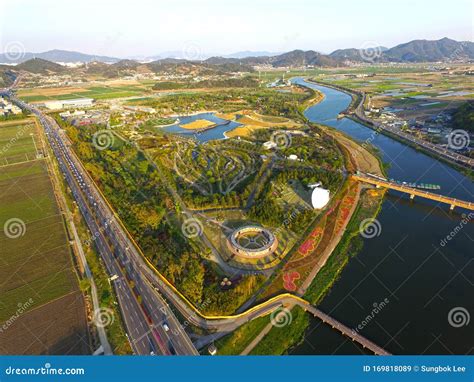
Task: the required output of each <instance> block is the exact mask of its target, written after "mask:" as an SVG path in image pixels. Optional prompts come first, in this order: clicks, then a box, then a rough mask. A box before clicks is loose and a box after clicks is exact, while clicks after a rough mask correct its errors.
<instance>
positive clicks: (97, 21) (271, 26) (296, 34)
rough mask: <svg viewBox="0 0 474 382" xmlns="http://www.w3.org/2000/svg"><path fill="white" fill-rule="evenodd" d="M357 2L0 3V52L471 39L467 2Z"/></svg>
mask: <svg viewBox="0 0 474 382" xmlns="http://www.w3.org/2000/svg"><path fill="white" fill-rule="evenodd" d="M367 3H368V4H369V5H366V6H364V7H361V6H360V5H359V4H357V3H352V2H347V1H341V0H335V1H332V2H331V3H330V4H328V3H327V2H323V1H312V2H307V1H303V0H295V1H292V2H291V4H289V3H288V2H283V1H279V0H274V1H270V0H257V1H250V0H241V1H239V2H236V1H231V2H226V3H225V4H223V3H220V2H218V1H217V0H203V1H200V2H193V1H190V0H178V1H173V2H169V1H151V0H136V1H135V2H133V3H132V4H130V3H126V2H125V1H123V0H118V1H111V0H106V1H102V2H100V3H99V2H97V3H95V2H93V1H91V0H84V1H82V2H79V3H72V2H71V3H70V2H59V1H57V0H43V1H33V0H18V1H12V0H0V7H1V9H2V12H1V14H0V25H1V27H0V52H4V51H7V50H8V46H9V45H11V44H20V45H21V46H22V48H24V50H25V51H28V52H34V53H39V52H44V51H48V50H53V49H60V50H69V51H78V52H83V53H88V54H93V55H105V56H114V57H119V58H125V57H133V56H154V55H159V54H163V53H164V52H170V51H177V52H181V51H188V54H191V55H193V56H203V57H206V56H211V55H215V54H219V55H228V54H233V53H236V52H241V51H270V52H286V51H291V50H294V49H303V50H316V51H319V52H322V53H330V52H332V51H334V50H336V49H345V48H361V47H366V46H368V45H370V46H376V45H377V46H385V47H388V48H390V47H393V46H396V45H398V44H401V43H405V42H408V41H411V40H418V39H426V40H438V39H440V38H443V37H448V38H451V39H454V40H458V41H472V40H473V11H474V8H473V5H472V2H471V1H470V0H461V1H458V2H457V4H456V7H439V6H438V7H436V6H435V5H434V4H433V2H432V1H426V0H424V1H418V2H417V3H412V2H410V1H408V0H399V1H396V2H395V1H390V2H386V3H385V4H384V5H383V10H385V13H383V11H382V10H381V3H380V2H377V1H375V0H370V1H368V2H367ZM367 3H366V4H367ZM392 4H393V5H392ZM453 8H455V9H453ZM387 14H388V15H387ZM387 16H388V17H387ZM244 25H245V27H243V26H244ZM381 32H383V33H381Z"/></svg>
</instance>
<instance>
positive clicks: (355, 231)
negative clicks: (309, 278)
mask: <svg viewBox="0 0 474 382" xmlns="http://www.w3.org/2000/svg"><path fill="white" fill-rule="evenodd" d="M382 200H383V191H375V190H366V191H363V193H362V195H361V197H360V202H359V205H358V206H357V208H356V211H355V212H354V215H353V216H352V218H351V220H350V221H349V224H348V225H347V228H346V231H345V233H344V235H343V237H342V239H341V240H340V242H339V243H338V245H337V246H336V248H335V249H334V251H333V252H332V254H331V256H330V257H329V258H328V260H327V261H326V264H325V265H324V266H323V267H322V268H321V270H320V271H319V272H318V274H317V275H316V277H315V278H314V280H313V282H312V283H311V285H310V286H309V288H308V289H307V290H306V293H305V295H304V298H305V299H306V300H308V301H310V302H311V303H312V304H314V305H317V304H318V303H319V302H321V300H322V299H323V297H324V296H325V295H326V294H327V292H329V290H330V289H331V286H332V285H333V284H334V282H335V281H336V280H337V279H338V277H339V276H340V274H341V272H342V270H343V269H344V267H345V265H346V264H347V263H348V262H349V260H350V258H351V257H354V256H355V255H357V253H358V252H359V251H360V250H361V249H362V246H363V240H362V238H361V236H360V224H361V222H362V221H363V220H365V219H368V218H375V216H377V214H378V213H379V211H380V208H381V205H382Z"/></svg>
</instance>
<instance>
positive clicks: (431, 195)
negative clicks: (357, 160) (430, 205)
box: [352, 173, 474, 211]
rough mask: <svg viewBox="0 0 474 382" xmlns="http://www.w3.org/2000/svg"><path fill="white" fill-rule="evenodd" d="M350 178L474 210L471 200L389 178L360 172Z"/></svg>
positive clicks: (412, 197)
mask: <svg viewBox="0 0 474 382" xmlns="http://www.w3.org/2000/svg"><path fill="white" fill-rule="evenodd" d="M352 178H353V179H356V180H358V181H360V182H365V183H370V184H373V185H375V186H377V187H384V188H389V189H391V190H396V191H400V192H404V193H406V194H409V195H410V198H411V199H414V198H415V196H420V197H422V198H425V199H430V200H435V201H437V202H441V203H445V204H447V205H449V208H450V209H451V210H452V209H454V207H461V208H465V209H466V210H471V211H474V203H473V202H467V201H464V200H460V199H455V198H451V197H449V196H443V195H439V194H435V193H433V192H428V191H424V190H420V189H418V188H414V187H410V186H408V185H404V184H399V183H395V182H391V181H389V180H383V179H382V178H375V177H372V176H369V175H365V174H361V173H359V174H354V175H352Z"/></svg>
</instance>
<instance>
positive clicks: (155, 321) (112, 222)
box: [4, 90, 198, 355]
mask: <svg viewBox="0 0 474 382" xmlns="http://www.w3.org/2000/svg"><path fill="white" fill-rule="evenodd" d="M4 94H6V95H8V96H9V97H10V99H11V101H12V102H14V103H15V104H17V105H18V106H19V107H21V108H22V109H25V110H28V111H30V112H31V113H33V114H34V115H36V116H37V117H38V118H39V120H40V122H41V124H42V126H43V128H44V130H45V134H46V137H47V139H48V141H49V144H50V146H51V148H52V151H53V153H54V155H55V157H56V159H57V162H58V165H59V168H60V171H61V173H62V174H63V176H64V178H65V180H66V182H67V184H68V185H69V187H70V189H71V192H72V194H73V197H74V199H75V202H76V204H77V206H78V208H79V210H80V211H81V213H82V215H83V217H84V220H85V222H86V224H87V226H88V228H89V230H90V232H91V237H92V240H93V241H94V243H95V245H96V248H97V249H98V252H99V253H100V256H101V259H102V261H103V263H104V265H105V267H106V269H107V272H108V274H109V275H110V276H111V277H112V276H113V277H112V279H113V281H111V282H112V283H113V286H114V289H115V292H116V294H117V300H118V304H119V307H120V310H121V314H122V318H123V321H124V323H125V326H126V330H127V333H128V337H129V340H130V344H131V346H132V349H133V351H134V353H136V354H165V355H171V354H198V352H197V351H196V349H195V347H194V346H193V344H192V342H191V340H190V339H189V337H188V335H187V334H186V332H185V330H184V328H183V326H182V325H181V324H180V323H179V321H178V320H177V319H176V317H175V315H174V314H173V312H172V311H171V310H170V308H169V307H168V305H167V303H166V302H165V300H164V299H163V298H162V297H161V296H160V295H159V293H158V292H157V291H156V290H155V289H154V287H153V285H152V284H151V283H150V282H148V281H147V280H146V277H145V275H144V272H143V269H144V265H143V264H142V263H141V262H140V261H137V258H138V257H139V256H137V254H136V253H135V251H136V249H135V248H134V246H133V244H132V243H131V242H130V240H129V239H128V237H127V235H126V234H125V233H124V232H123V229H122V227H121V226H120V224H119V222H118V221H117V220H116V217H115V216H114V214H113V212H112V211H111V210H110V208H109V206H108V205H107V202H106V201H105V200H104V199H103V198H102V196H101V195H100V193H99V192H98V190H97V189H96V188H95V185H94V184H93V182H92V179H91V178H90V177H89V175H88V174H87V172H86V170H85V169H84V168H83V167H82V164H81V163H80V161H79V160H78V158H77V157H76V156H75V154H74V152H73V151H72V150H71V148H70V143H69V140H68V139H67V137H66V136H65V134H64V131H62V130H61V129H60V128H59V126H58V125H57V123H56V121H54V119H52V118H51V117H49V116H47V115H44V114H43V113H42V112H41V111H40V110H38V109H37V108H35V107H33V106H31V105H29V104H26V103H25V102H23V101H21V100H19V99H17V98H16V97H15V96H14V95H13V94H12V92H11V91H8V90H7V91H6V92H4ZM110 314H111V312H109V311H107V310H104V311H103V312H97V314H96V315H97V317H102V318H103V319H105V320H110V319H112V318H111V317H107V315H110ZM104 316H105V317H104ZM99 325H100V322H99Z"/></svg>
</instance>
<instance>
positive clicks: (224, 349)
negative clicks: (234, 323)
mask: <svg viewBox="0 0 474 382" xmlns="http://www.w3.org/2000/svg"><path fill="white" fill-rule="evenodd" d="M269 320H270V319H269V316H264V317H259V318H256V319H255V320H253V321H251V322H249V323H247V324H245V325H242V326H241V327H240V328H238V329H237V330H235V331H234V332H233V333H231V334H229V335H227V336H225V337H223V338H221V339H220V340H218V341H216V343H215V345H216V347H217V350H218V354H219V355H233V354H240V353H242V352H243V351H244V349H245V348H246V347H247V346H248V345H249V344H250V342H251V341H252V340H253V339H254V338H255V337H256V336H257V335H258V333H260V332H261V331H262V330H263V329H264V328H265V326H267V325H268V323H269V322H270V321H269Z"/></svg>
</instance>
